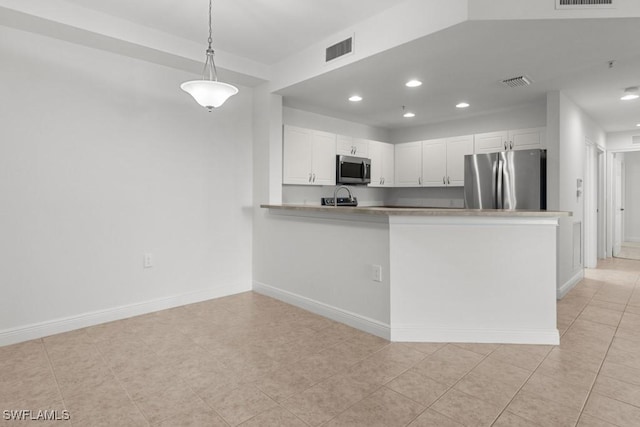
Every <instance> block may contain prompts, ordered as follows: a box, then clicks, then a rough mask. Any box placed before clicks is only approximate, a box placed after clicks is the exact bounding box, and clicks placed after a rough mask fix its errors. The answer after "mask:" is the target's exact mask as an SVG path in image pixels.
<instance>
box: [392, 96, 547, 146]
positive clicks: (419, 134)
mask: <svg viewBox="0 0 640 427" xmlns="http://www.w3.org/2000/svg"><path fill="white" fill-rule="evenodd" d="M546 122H547V108H546V103H545V101H544V100H541V101H540V102H537V103H533V104H527V105H522V106H520V107H517V108H512V109H509V110H505V111H500V112H495V113H491V114H481V115H477V116H472V117H467V118H464V119H460V120H449V121H446V122H441V123H435V124H428V125H423V126H412V127H403V128H397V129H392V130H391V131H390V134H389V137H390V139H389V142H392V143H399V142H411V141H422V140H425V139H435V138H447V137H452V136H460V135H470V134H475V133H484V132H493V131H498V130H506V129H523V128H533V127H542V126H546Z"/></svg>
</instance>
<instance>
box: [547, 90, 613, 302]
mask: <svg viewBox="0 0 640 427" xmlns="http://www.w3.org/2000/svg"><path fill="white" fill-rule="evenodd" d="M548 104H549V106H548V115H549V119H548V120H547V123H548V125H547V148H548V152H547V155H548V166H549V171H548V175H547V178H548V186H549V188H550V191H549V198H548V208H549V209H550V210H561V211H570V212H573V216H572V217H569V218H561V219H560V227H559V230H558V292H559V295H561V296H562V295H564V294H565V293H566V292H568V291H569V290H570V289H571V287H573V286H574V285H575V284H576V283H577V282H578V281H579V280H580V279H581V278H582V276H583V273H582V272H583V267H582V265H583V262H581V258H583V256H582V255H581V253H582V244H581V242H583V241H584V236H582V234H581V231H578V229H577V227H578V226H580V227H581V228H582V229H584V199H583V197H584V196H581V197H578V196H577V193H576V191H577V180H578V179H583V180H584V170H585V156H586V139H589V140H590V141H592V142H593V143H594V144H596V145H598V146H600V147H604V146H605V139H606V138H605V133H604V131H603V130H602V128H601V127H600V126H598V124H597V123H595V122H594V121H593V120H592V119H591V118H590V117H589V116H588V115H587V114H586V113H585V112H584V111H582V109H580V107H578V106H577V105H576V104H575V103H574V102H573V101H572V100H571V99H569V98H568V97H567V96H566V95H565V94H563V93H562V92H550V93H549V95H548ZM576 224H578V226H577V225H576Z"/></svg>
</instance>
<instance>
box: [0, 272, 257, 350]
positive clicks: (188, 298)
mask: <svg viewBox="0 0 640 427" xmlns="http://www.w3.org/2000/svg"><path fill="white" fill-rule="evenodd" d="M250 290H251V288H250V287H249V286H247V285H245V284H234V285H228V286H221V287H217V288H214V289H205V290H201V291H196V292H190V293H186V294H181V295H174V296H170V297H166V298H158V299H154V300H151V301H144V302H139V303H135V304H129V305H123V306H119V307H113V308H109V309H105V310H98V311H93V312H89V313H83V314H79V315H77V316H70V317H64V318H59V319H54V320H50V321H46V322H41V323H35V324H31V325H26V326H21V327H18V328H13V329H5V330H2V331H0V347H1V346H5V345H10V344H15V343H19V342H23V341H29V340H33V339H37V338H42V337H47V336H49V335H54V334H60V333H63V332H69V331H73V330H76V329H81V328H86V327H88V326H94V325H99V324H101V323H106V322H112V321H115V320H122V319H127V318H129V317H134V316H140V315H143V314H147V313H152V312H155V311H160V310H166V309H169V308H173V307H179V306H182V305H187V304H193V303H196V302H201V301H207V300H210V299H214V298H220V297H224V296H228V295H234V294H238V293H241V292H248V291H250Z"/></svg>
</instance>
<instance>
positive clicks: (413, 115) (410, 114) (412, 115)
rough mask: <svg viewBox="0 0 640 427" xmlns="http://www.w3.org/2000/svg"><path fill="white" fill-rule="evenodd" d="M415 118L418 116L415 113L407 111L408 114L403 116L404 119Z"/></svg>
mask: <svg viewBox="0 0 640 427" xmlns="http://www.w3.org/2000/svg"><path fill="white" fill-rule="evenodd" d="M415 116H416V115H415V113H412V112H411V111H407V112H406V113H404V114H403V115H402V117H405V118H407V119H410V118H412V117H415Z"/></svg>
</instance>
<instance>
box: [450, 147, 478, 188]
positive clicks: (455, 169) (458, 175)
mask: <svg viewBox="0 0 640 427" xmlns="http://www.w3.org/2000/svg"><path fill="white" fill-rule="evenodd" d="M467 154H473V135H466V136H458V137H455V138H447V178H446V181H447V186H448V187H464V156H466V155H467Z"/></svg>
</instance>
